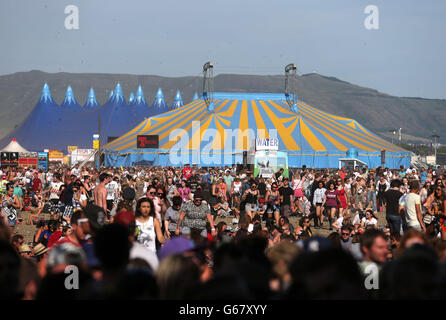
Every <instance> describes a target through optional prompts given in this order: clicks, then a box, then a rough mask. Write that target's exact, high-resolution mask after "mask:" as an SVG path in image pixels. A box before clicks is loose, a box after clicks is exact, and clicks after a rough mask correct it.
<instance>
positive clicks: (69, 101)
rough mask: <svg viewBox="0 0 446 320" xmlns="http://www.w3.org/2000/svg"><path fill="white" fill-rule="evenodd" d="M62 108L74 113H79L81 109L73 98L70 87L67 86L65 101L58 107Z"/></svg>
mask: <svg viewBox="0 0 446 320" xmlns="http://www.w3.org/2000/svg"><path fill="white" fill-rule="evenodd" d="M60 106H61V107H62V108H66V109H69V110H74V111H81V110H82V107H81V106H80V105H79V103H77V101H76V98H75V97H74V93H73V89H72V88H71V86H68V88H67V92H66V94H65V99H64V100H63V102H62V104H61V105H60Z"/></svg>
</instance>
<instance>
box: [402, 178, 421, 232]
mask: <svg viewBox="0 0 446 320" xmlns="http://www.w3.org/2000/svg"><path fill="white" fill-rule="evenodd" d="M419 191H420V183H419V182H418V181H417V180H414V181H411V183H410V193H409V194H408V195H407V196H406V198H405V209H406V215H405V224H406V225H407V227H408V228H412V229H416V230H418V231H423V232H424V233H425V232H426V226H425V225H424V222H423V217H422V214H421V198H420V195H419V194H418V193H419Z"/></svg>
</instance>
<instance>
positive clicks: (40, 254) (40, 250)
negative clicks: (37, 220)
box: [33, 243, 48, 262]
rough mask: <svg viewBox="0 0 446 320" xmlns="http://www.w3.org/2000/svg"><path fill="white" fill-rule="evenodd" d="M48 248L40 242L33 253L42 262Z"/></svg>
mask: <svg viewBox="0 0 446 320" xmlns="http://www.w3.org/2000/svg"><path fill="white" fill-rule="evenodd" d="M47 251H48V248H47V247H45V245H43V244H42V243H38V244H36V245H35V246H34V248H33V255H34V257H35V258H36V260H37V262H40V261H41V260H42V259H43V258H45V256H46V253H47Z"/></svg>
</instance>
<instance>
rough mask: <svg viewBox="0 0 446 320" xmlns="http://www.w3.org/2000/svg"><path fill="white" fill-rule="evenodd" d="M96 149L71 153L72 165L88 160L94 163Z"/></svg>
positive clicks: (78, 150)
mask: <svg viewBox="0 0 446 320" xmlns="http://www.w3.org/2000/svg"><path fill="white" fill-rule="evenodd" d="M94 153H95V150H94V149H77V150H74V151H73V152H72V153H71V165H72V166H74V165H75V164H76V163H78V162H83V161H86V160H90V161H94V157H93V155H94Z"/></svg>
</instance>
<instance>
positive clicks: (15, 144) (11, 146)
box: [1, 138, 29, 152]
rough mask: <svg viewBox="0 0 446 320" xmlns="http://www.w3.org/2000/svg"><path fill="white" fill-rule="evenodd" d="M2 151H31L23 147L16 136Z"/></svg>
mask: <svg viewBox="0 0 446 320" xmlns="http://www.w3.org/2000/svg"><path fill="white" fill-rule="evenodd" d="M1 152H29V151H28V150H26V149H25V148H23V147H22V146H21V145H20V144H19V143H18V142H17V140H16V139H15V138H12V140H11V142H10V143H9V144H8V145H7V146H6V147H4V148H3V149H2V150H1Z"/></svg>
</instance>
